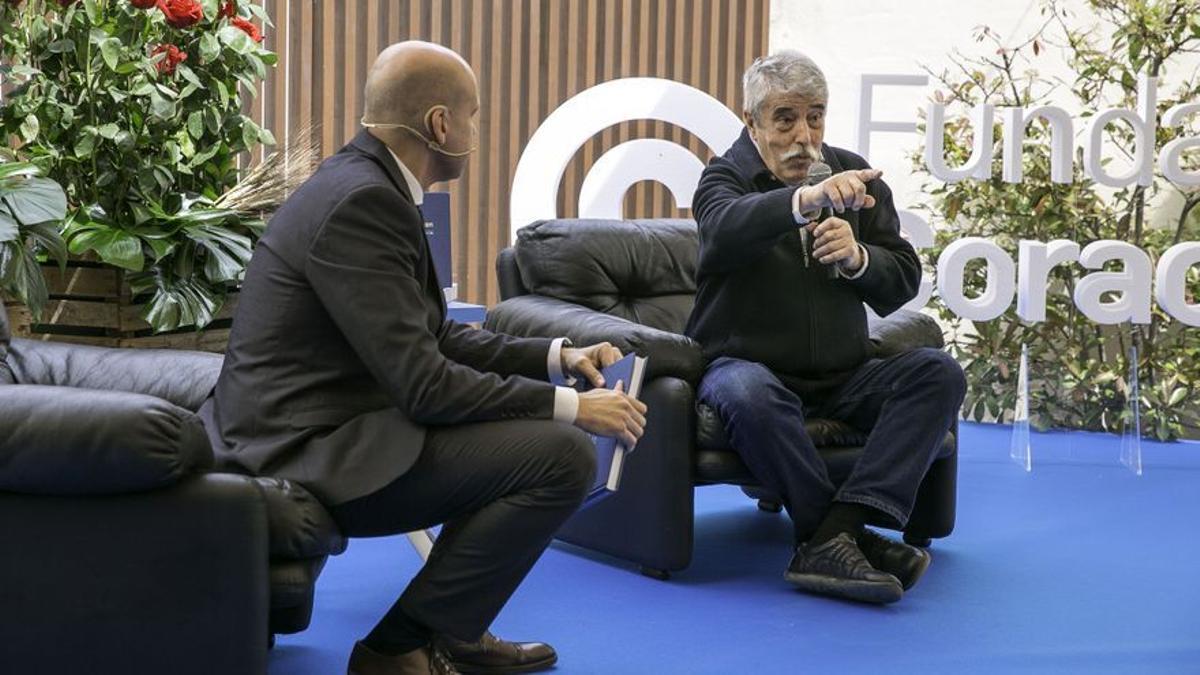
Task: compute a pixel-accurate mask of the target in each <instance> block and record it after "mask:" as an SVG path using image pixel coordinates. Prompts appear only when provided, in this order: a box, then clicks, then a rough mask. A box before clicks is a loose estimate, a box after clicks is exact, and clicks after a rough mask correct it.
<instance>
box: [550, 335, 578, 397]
mask: <svg viewBox="0 0 1200 675" xmlns="http://www.w3.org/2000/svg"><path fill="white" fill-rule="evenodd" d="M570 346H571V341H570V340H568V339H567V338H557V339H555V340H554V342H551V343H550V353H549V354H547V355H546V372H547V373H549V375H550V384H559V385H562V384H565V385H567V386H571V385H573V384H575V378H574V377H568V376H567V375H566V374H565V373H563V369H562V350H563V347H570Z"/></svg>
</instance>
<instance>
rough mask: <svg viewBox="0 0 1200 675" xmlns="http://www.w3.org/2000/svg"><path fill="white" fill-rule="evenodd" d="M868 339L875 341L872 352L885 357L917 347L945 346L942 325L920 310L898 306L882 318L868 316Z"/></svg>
mask: <svg viewBox="0 0 1200 675" xmlns="http://www.w3.org/2000/svg"><path fill="white" fill-rule="evenodd" d="M868 323H869V325H870V331H871V342H873V343H875V355H876V356H878V357H879V358H887V357H889V356H895V355H896V354H903V353H904V352H908V351H912V350H914V349H918V348H920V347H933V348H934V349H941V348H942V347H944V346H946V341H945V338H944V337H943V335H942V327H941V326H939V325H938V322H937V321H935V320H934V319H933V317H931V316H928V315H926V314H922V313H920V312H913V311H909V310H906V309H901V310H897V311H895V312H893V313H892V314H889V315H888V316H887V317H885V318H879V317H876V316H869V318H868Z"/></svg>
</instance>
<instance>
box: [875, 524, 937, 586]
mask: <svg viewBox="0 0 1200 675" xmlns="http://www.w3.org/2000/svg"><path fill="white" fill-rule="evenodd" d="M858 548H859V549H861V550H862V552H863V555H865V556H867V562H869V563H871V567H874V568H875V569H877V570H880V571H883V572H887V573H888V574H891V575H892V576H894V577H896V578H897V579H899V580H900V585H901V586H903V587H904V590H906V591H907V590H908V589H910V588H912V587H913V585H914V584H916V583H917V580H918V579H920V578H921V575H922V574H925V570H927V569H929V563H930V562H931V561H932V560H933V556H931V555H929V551H926V550H923V549H919V548H917V547H916V546H909V545H908V544H905V543H904V542H900V541H894V540H892V539H888V538H887V537H885V536H883V535H882V534H879V533H878V532H876V531H874V530H872V529H871V528H869V527H864V528H863V533H862V534H861V535H859V537H858Z"/></svg>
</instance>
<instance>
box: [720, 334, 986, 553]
mask: <svg viewBox="0 0 1200 675" xmlns="http://www.w3.org/2000/svg"><path fill="white" fill-rule="evenodd" d="M965 392H966V379H965V378H964V376H963V371H962V368H960V367H959V365H958V363H957V362H956V361H955V360H954V359H953V358H951V357H950V356H949V355H948V354H946V353H945V352H943V351H941V350H938V349H928V348H922V349H916V350H913V351H910V352H906V353H904V354H900V355H897V356H893V357H891V358H888V359H872V360H870V361H867V362H866V363H864V364H863V365H861V366H859V367H858V369H857V370H856V371H855V372H854V374H853V375H851V376H850V379H849V380H847V381H846V382H845V383H843V384H842V385H840V386H838V387H837V388H835V389H834V390H833V391H831V392H829V394H828V395H826V396H824V397H823V398H822V400H813V401H801V400H800V397H799V396H798V395H797V394H796V393H794V392H793V391H792V390H791V389H788V388H787V387H786V386H784V384H783V382H781V381H780V379H779V378H778V377H776V376H775V374H774V373H772V372H771V371H770V370H769V369H768V368H767V367H766V366H764V365H762V364H761V363H755V362H752V361H743V360H741V359H735V358H730V357H721V358H718V359H716V360H715V361H713V362H712V364H711V365H709V367H708V371H707V372H706V373H705V374H704V378H703V379H702V380H701V382H700V391H699V393H698V397H699V399H700V400H701V401H703V402H704V403H707V404H708V405H709V406H710V407H712V408H713V410H714V411H716V413H717V414H718V415H719V416H720V418H721V421H722V422H723V423H724V424H725V429H726V431H727V433H728V434H729V439H730V443H731V444H732V445H733V449H734V450H735V451H736V452H737V453H738V455H740V456H741V458H742V461H743V462H745V464H746V466H747V468H749V469H750V472H751V473H752V474H753V475H754V477H755V478H757V479H758V480H759V481H760V482H761V483H762V485H763V486H764V487H767V488H770V489H771V490H773V491H775V492H776V493H777V494H779V495H780V496H781V497H782V498H783V504H784V507H785V508H787V511H788V515H790V516H791V518H792V523H793V524H794V526H795V533H796V542H797V543H800V542H804V541H807V540H808V538H809V537H810V536H812V533H813V532H814V531H815V530H816V529H817V525H819V524H820V522H821V520H822V519H823V518H824V517H825V514H826V512H827V511H828V510H829V506H830V504H831V503H832V502H835V501H838V502H851V503H857V504H865V505H867V506H870V507H872V508H874V509H876V510H878V511H880V512H882V513H883V514H885V515H886V516H887V517H888V518H889V519H890V521H892V522H890V523H888V524H889V525H891V526H893V527H896V528H902V527H904V525H905V524H907V523H908V516H909V514H910V513H911V512H912V508H913V503H914V502H915V501H916V498H917V488H919V487H920V485H921V480H922V479H923V478H924V476H925V472H926V471H928V470H929V465H930V464H932V463H933V461H934V460H935V459H937V456H938V452H939V451H940V450H941V447H942V441H943V439H944V438H945V435H946V432H947V431H948V430H949V429H950V427H951V425H952V424H953V423H954V420H955V418H956V417H957V416H958V411H959V408H960V407H961V406H962V401H963V395H964V394H965ZM806 404H807V405H806ZM806 415H807V416H809V417H813V418H824V419H831V420H838V421H841V422H845V423H847V424H849V425H850V426H852V427H854V428H856V429H860V430H862V431H865V432H868V433H869V436H868V438H867V444H866V446H864V447H863V451H862V455H861V457H860V458H859V459H858V462H857V464H855V466H854V469H853V471H852V472H851V473H850V475H849V477H848V478H846V480H845V482H843V483H842V484H841V485H840V486H837V485H834V484H833V483H832V481H830V479H829V474H828V472H827V471H826V469H825V463H824V461H823V460H822V459H821V455H820V453H818V452H817V448H816V446H815V445H814V444H813V441H812V439H811V438H810V437H809V435H808V433H807V432H806V431H805V429H804V420H805V416H806Z"/></svg>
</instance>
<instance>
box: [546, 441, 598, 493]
mask: <svg viewBox="0 0 1200 675" xmlns="http://www.w3.org/2000/svg"><path fill="white" fill-rule="evenodd" d="M544 452H545V454H546V459H547V461H548V462H549V464H550V467H549V468H550V472H549V473H550V475H552V476H553V477H554V478H553V481H554V486H555V487H562V488H564V489H567V490H569V491H571V492H573V493H575V492H577V493H578V494H579V495H580V496H581V497H582V496H583V495H586V494H587V491H588V490H589V489H590V488H591V487H592V483H593V481H594V479H595V476H596V446H595V444H593V443H592V438H591V436H589V435H588V434H587V433H586V432H584V431H583V430H581V429H579V428H578V427H574V426H571V425H568V424H559V423H555V424H554V425H553V427H552V431H550V432H549V433H548V434H547V437H546V438H545V439H544Z"/></svg>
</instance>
